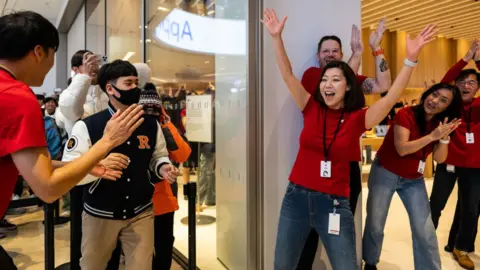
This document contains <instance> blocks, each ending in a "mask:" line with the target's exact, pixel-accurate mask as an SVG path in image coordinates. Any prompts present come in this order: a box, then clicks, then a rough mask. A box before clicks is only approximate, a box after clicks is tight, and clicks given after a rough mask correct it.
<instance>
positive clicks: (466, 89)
mask: <svg viewBox="0 0 480 270" xmlns="http://www.w3.org/2000/svg"><path fill="white" fill-rule="evenodd" d="M479 58H480V51H479V43H478V41H477V40H475V41H474V42H473V43H472V45H471V47H470V49H469V50H468V52H467V53H466V54H465V56H464V57H463V58H462V59H460V60H459V61H458V62H457V63H456V64H455V65H454V66H453V67H452V68H450V70H448V71H447V73H446V74H445V76H444V77H443V79H442V82H444V83H451V82H454V83H455V85H456V86H457V87H458V88H459V89H460V92H461V95H462V103H463V108H462V110H461V113H462V125H461V126H460V127H459V128H458V129H457V130H456V132H455V134H454V135H453V136H452V141H451V143H450V145H449V149H448V151H449V155H448V157H447V160H446V161H445V162H444V163H441V164H438V165H437V168H436V171H435V178H434V181H433V187H432V193H431V195H430V208H431V211H432V220H433V224H434V226H435V228H437V227H438V223H439V220H440V216H441V212H442V211H443V209H444V208H445V205H446V204H447V201H448V198H449V197H450V194H451V193H452V191H453V188H454V187H455V183H457V179H467V180H462V181H463V182H464V183H468V182H469V181H473V180H468V179H475V177H474V176H475V174H478V173H479V172H478V169H476V168H480V162H479V159H478V152H476V151H475V149H476V147H477V146H478V145H480V143H478V141H475V137H477V138H479V137H478V134H475V133H474V132H473V137H474V140H473V141H469V142H467V137H466V136H467V135H466V134H467V133H472V131H474V130H475V129H474V128H473V127H474V125H475V123H476V122H477V121H478V118H477V117H476V116H477V115H478V114H479V113H480V112H479V111H478V106H480V99H478V98H475V95H476V94H477V93H478V90H479V89H480V86H479V82H480V74H478V72H477V71H476V70H474V69H465V70H463V68H465V66H467V64H468V62H469V61H472V60H478V59H479ZM475 63H476V66H477V69H480V62H478V61H476V62H475ZM475 181H478V179H477V180H475ZM462 184H463V183H462ZM460 185H461V184H460V182H459V188H458V200H457V206H456V209H455V215H454V219H453V222H452V225H451V229H450V233H449V237H448V243H447V245H446V246H445V248H444V250H445V251H447V252H454V254H453V255H454V258H455V259H456V260H457V261H458V262H459V264H460V265H461V266H462V267H464V268H466V269H470V268H472V267H474V263H473V261H472V260H471V259H470V257H469V256H468V252H473V251H474V250H475V238H476V235H477V227H478V211H480V208H477V212H476V213H477V215H476V216H475V215H464V217H465V218H466V219H467V220H464V221H463V223H464V224H470V225H467V226H473V227H469V228H468V227H467V228H468V230H471V231H465V230H464V231H463V235H459V227H460V224H461V223H462V219H461V203H460V202H461V201H462V199H461V197H462V196H463V193H465V194H467V195H466V196H470V197H471V199H475V196H472V195H468V192H466V191H465V189H464V188H462V189H460ZM466 205H467V206H469V207H471V202H469V203H467V204H466ZM469 211H475V209H474V208H472V209H471V210H469ZM470 219H473V220H470ZM456 248H458V249H456Z"/></svg>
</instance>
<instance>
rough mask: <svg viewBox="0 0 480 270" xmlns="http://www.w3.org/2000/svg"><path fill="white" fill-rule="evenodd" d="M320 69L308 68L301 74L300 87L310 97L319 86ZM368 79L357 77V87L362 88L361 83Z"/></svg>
mask: <svg viewBox="0 0 480 270" xmlns="http://www.w3.org/2000/svg"><path fill="white" fill-rule="evenodd" d="M320 76H322V69H321V68H318V67H310V68H309V69H307V70H306V71H305V73H303V76H302V85H303V87H305V90H307V92H308V93H309V94H310V95H312V96H313V95H315V90H316V89H317V87H318V85H319V84H320V81H321V79H322V78H320ZM367 78H368V77H365V76H362V75H357V86H358V87H362V84H363V82H364V81H365V80H366V79H367Z"/></svg>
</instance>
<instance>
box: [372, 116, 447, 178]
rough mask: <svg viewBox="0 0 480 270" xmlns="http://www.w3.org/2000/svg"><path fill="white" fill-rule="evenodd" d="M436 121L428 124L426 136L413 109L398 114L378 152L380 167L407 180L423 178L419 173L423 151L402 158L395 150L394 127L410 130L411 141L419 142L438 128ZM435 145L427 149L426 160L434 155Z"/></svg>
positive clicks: (432, 144)
mask: <svg viewBox="0 0 480 270" xmlns="http://www.w3.org/2000/svg"><path fill="white" fill-rule="evenodd" d="M435 122H436V121H430V122H427V132H426V134H423V135H422V134H421V132H420V129H419V128H418V125H417V123H416V120H415V116H414V111H413V107H406V108H403V109H401V110H399V111H398V112H397V114H396V115H395V118H394V120H393V125H392V126H391V127H390V128H389V129H388V132H387V135H386V136H385V139H384V141H383V144H382V146H381V147H380V149H379V150H378V152H377V158H378V161H379V162H380V165H381V166H382V167H384V168H385V169H387V170H389V171H390V172H392V173H394V174H396V175H398V176H400V177H403V178H407V179H418V178H420V177H422V176H423V174H420V173H419V172H418V166H419V163H420V160H422V159H423V158H424V157H423V149H420V150H419V151H417V152H415V153H412V154H408V155H405V156H403V157H402V156H400V155H399V154H398V152H397V149H396V148H395V143H394V136H395V134H394V131H393V130H394V126H395V125H400V126H402V127H404V128H406V129H408V130H410V137H409V138H408V140H409V141H414V140H418V139H420V138H421V137H423V136H425V135H427V134H430V132H432V131H433V129H435V128H436V126H438V123H435ZM433 146H434V143H431V144H429V145H427V146H426V148H425V150H426V151H425V159H426V158H427V157H428V155H430V153H432V151H433Z"/></svg>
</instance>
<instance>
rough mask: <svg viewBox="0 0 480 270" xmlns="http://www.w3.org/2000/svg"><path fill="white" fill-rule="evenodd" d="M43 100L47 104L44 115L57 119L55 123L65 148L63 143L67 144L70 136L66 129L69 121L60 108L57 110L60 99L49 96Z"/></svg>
mask: <svg viewBox="0 0 480 270" xmlns="http://www.w3.org/2000/svg"><path fill="white" fill-rule="evenodd" d="M43 102H44V104H45V111H44V115H45V116H46V117H50V118H53V119H54V120H55V124H56V126H57V128H58V129H59V132H60V136H61V142H62V148H63V145H65V143H66V142H67V138H68V135H67V132H66V130H65V124H66V122H67V119H65V116H64V115H63V114H62V113H61V112H60V110H57V108H58V101H57V100H56V99H55V98H54V97H47V98H45V100H44V101H43ZM47 136H48V135H47ZM56 160H59V159H56Z"/></svg>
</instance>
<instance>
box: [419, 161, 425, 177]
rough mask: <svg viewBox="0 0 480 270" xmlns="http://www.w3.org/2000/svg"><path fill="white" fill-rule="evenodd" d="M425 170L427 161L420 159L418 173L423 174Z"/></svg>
mask: <svg viewBox="0 0 480 270" xmlns="http://www.w3.org/2000/svg"><path fill="white" fill-rule="evenodd" d="M424 172H425V161H423V160H420V162H419V163H418V173H421V174H423V173H424Z"/></svg>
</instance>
